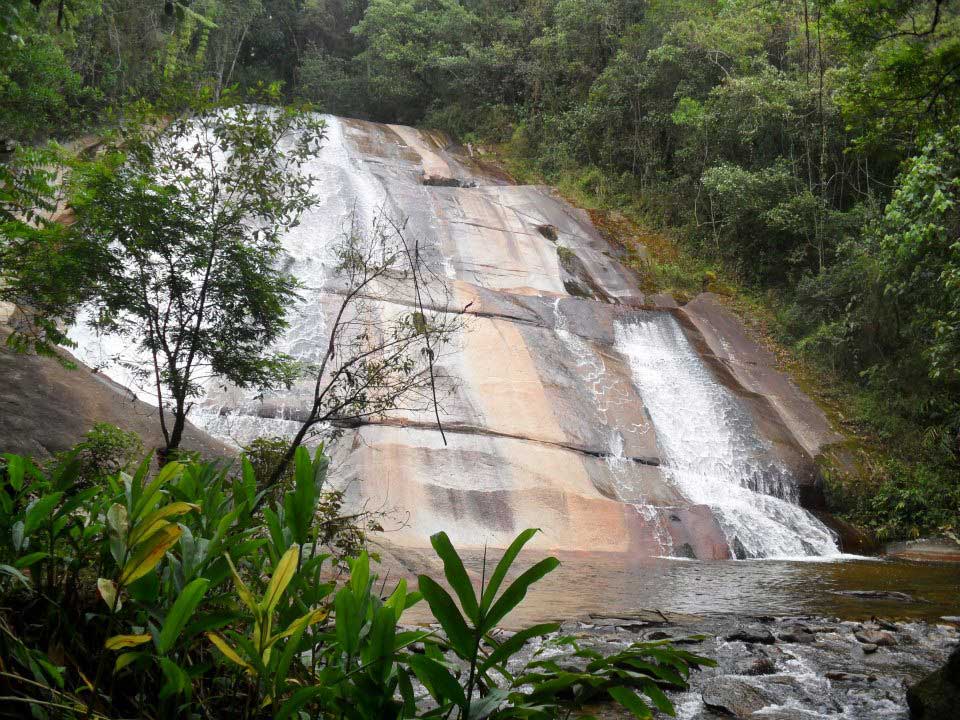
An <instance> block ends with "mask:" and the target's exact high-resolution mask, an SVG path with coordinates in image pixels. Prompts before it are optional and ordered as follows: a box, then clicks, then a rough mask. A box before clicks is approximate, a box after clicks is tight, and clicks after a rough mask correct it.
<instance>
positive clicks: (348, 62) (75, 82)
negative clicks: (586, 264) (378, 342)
mask: <svg viewBox="0 0 960 720" xmlns="http://www.w3.org/2000/svg"><path fill="white" fill-rule="evenodd" d="M4 7H5V9H4V10H2V11H0V136H2V137H3V139H4V140H5V141H6V142H8V143H10V144H20V145H22V146H24V147H26V148H29V147H31V146H32V145H33V144H35V143H37V142H38V141H41V140H43V139H46V138H49V137H58V138H70V137H75V136H77V135H78V134H80V133H84V132H91V131H95V130H96V129H97V128H99V127H104V126H112V125H113V124H115V123H117V122H119V121H120V120H122V119H123V118H125V117H127V116H128V114H129V112H130V110H129V109H130V107H131V106H132V105H133V104H135V103H140V102H143V101H149V102H152V103H157V104H161V105H164V106H165V107H167V108H172V107H177V104H178V103H179V104H180V106H189V104H190V100H189V98H191V97H195V96H196V91H197V90H198V89H200V88H203V89H204V91H205V92H206V93H208V95H209V96H210V97H214V98H219V97H221V96H222V95H223V94H225V93H230V92H237V91H238V92H240V93H241V94H242V93H244V92H246V91H250V90H252V89H255V88H257V87H263V86H265V85H266V86H269V85H270V84H275V87H278V88H280V90H279V92H281V93H282V96H283V98H284V99H286V100H287V101H289V102H292V103H299V102H304V101H307V102H311V103H315V105H316V106H317V107H319V108H320V109H322V110H324V111H328V112H332V113H339V114H344V115H351V116H358V117H364V118H371V119H376V120H381V121H392V122H403V123H413V124H419V125H425V126H431V127H439V128H442V129H445V130H447V131H449V132H450V133H452V134H453V135H455V136H456V137H458V138H459V139H460V140H461V141H462V142H465V143H466V142H469V143H471V144H472V145H473V146H476V147H477V148H479V149H481V150H485V151H488V152H492V153H495V154H496V157H498V158H499V159H500V160H502V161H503V162H504V163H505V164H506V165H507V166H508V167H509V168H510V169H511V170H512V171H513V172H514V173H515V174H516V175H517V176H518V177H519V178H521V179H524V178H532V179H538V180H545V181H547V182H550V183H553V184H555V185H557V186H558V187H560V188H561V189H562V190H563V191H564V192H566V193H567V194H569V195H570V196H572V197H573V199H575V200H577V201H580V202H581V203H582V204H585V205H588V206H591V207H595V208H600V209H603V210H608V211H617V212H618V213H619V215H616V216H614V217H624V218H626V219H627V220H628V221H629V222H628V223H627V224H626V227H627V228H628V230H627V232H626V233H625V234H626V235H627V236H630V235H636V234H637V232H641V231H642V232H644V233H648V234H649V235H648V236H649V237H656V238H657V240H656V242H653V243H651V247H652V248H653V250H654V252H653V253H652V257H651V259H650V260H649V261H644V262H641V261H639V260H638V268H639V269H640V270H641V271H642V272H643V273H644V274H645V275H646V276H647V277H648V278H649V284H650V286H651V288H656V289H664V290H672V291H674V292H676V293H677V294H679V295H681V296H683V295H687V296H689V295H690V294H692V293H694V292H698V291H700V290H701V289H703V288H708V289H714V290H718V291H719V292H720V293H721V294H725V295H731V296H733V298H734V299H733V301H732V302H733V304H734V305H736V306H738V307H747V308H748V314H751V315H752V316H757V315H762V316H763V318H764V320H765V323H766V326H767V328H768V329H769V331H770V335H771V336H772V338H773V340H775V341H776V342H777V343H779V345H780V346H781V347H782V348H785V349H786V351H787V353H788V354H789V355H790V356H791V357H792V358H794V359H795V360H796V361H797V362H799V363H801V364H802V365H803V366H804V367H805V368H808V369H809V368H812V370H810V371H809V372H808V373H807V375H808V376H809V377H812V378H813V381H812V385H813V386H817V387H819V388H820V390H821V391H822V392H821V394H822V395H823V396H824V398H825V400H826V402H827V404H828V405H830V407H831V410H832V412H833V414H834V417H835V419H836V420H837V421H838V422H840V423H841V424H843V425H844V426H845V427H846V429H847V430H848V431H849V433H850V435H851V437H853V438H855V442H853V443H852V448H851V449H852V451H853V452H852V458H853V461H854V465H856V466H858V467H857V468H856V472H855V473H853V476H854V477H855V478H856V480H855V481H853V480H845V479H844V470H843V467H847V469H849V467H850V465H846V466H842V465H837V466H831V465H828V466H827V467H826V470H827V472H828V474H829V475H831V476H832V478H833V484H832V489H833V494H832V497H833V504H834V507H835V508H836V509H839V510H841V511H843V512H845V513H847V514H849V515H850V516H851V517H853V518H854V519H856V520H858V521H859V522H861V523H862V524H865V525H869V526H872V527H873V528H874V529H876V530H878V531H879V532H880V533H881V534H882V535H884V536H887V537H903V536H911V535H917V534H920V533H927V532H936V531H938V530H946V531H948V532H950V531H952V530H953V529H955V528H956V527H957V526H958V507H960V481H958V479H960V464H958V463H960V280H958V278H960V243H958V236H960V210H958V205H957V202H958V199H960V179H958V164H960V160H958V152H960V128H958V122H960V12H958V8H957V3H956V2H954V1H953V0H716V1H715V2H695V1H693V0H670V1H667V0H231V1H230V2H227V1H226V0H192V1H189V2H188V1H187V0H169V1H168V0H14V2H11V3H6V4H5V6H4ZM185 89H186V90H188V92H184V90H185ZM23 152H24V153H27V152H28V151H26V150H24V151H23ZM4 172H8V171H6V170H5V171H4ZM33 179H34V178H32V176H31V175H30V174H29V173H21V174H20V175H19V176H18V178H17V179H16V181H12V180H10V179H9V178H8V180H7V181H5V182H4V190H3V195H2V196H0V212H4V211H5V210H4V209H5V208H7V207H10V206H13V205H16V202H17V197H20V198H22V197H29V196H30V187H31V185H30V183H31V181H32V180H33ZM11 203H13V205H11ZM619 224H620V223H619V222H612V225H619ZM631 228H632V229H631ZM638 229H639V230H638ZM623 234H624V233H621V235H623ZM621 239H623V238H621ZM629 241H630V237H627V238H626V239H625V242H629Z"/></svg>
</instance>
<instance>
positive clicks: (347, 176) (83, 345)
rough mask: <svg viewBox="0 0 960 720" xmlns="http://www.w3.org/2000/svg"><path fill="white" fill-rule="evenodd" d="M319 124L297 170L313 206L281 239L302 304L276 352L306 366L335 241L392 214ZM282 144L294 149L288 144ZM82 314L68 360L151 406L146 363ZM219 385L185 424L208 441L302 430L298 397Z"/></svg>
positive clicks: (371, 181) (340, 134)
mask: <svg viewBox="0 0 960 720" xmlns="http://www.w3.org/2000/svg"><path fill="white" fill-rule="evenodd" d="M324 120H325V122H326V139H325V140H324V142H323V145H322V148H321V151H320V152H319V153H318V154H317V155H316V156H315V157H313V158H312V159H311V160H309V161H308V162H307V163H306V164H305V165H304V167H303V168H302V170H303V172H304V173H305V174H307V175H310V176H312V177H313V179H314V182H313V184H312V191H313V192H314V193H315V194H316V196H317V198H318V201H317V202H316V203H315V204H314V205H313V206H312V207H311V208H310V210H309V211H308V212H306V213H305V214H304V215H303V217H302V218H301V221H300V224H299V225H298V226H297V227H295V228H293V229H291V230H290V231H289V232H288V233H287V234H286V235H285V236H284V238H283V249H284V254H285V258H284V262H285V265H286V268H287V270H288V271H289V272H290V273H291V274H292V275H293V276H294V277H296V279H297V280H298V281H299V282H300V284H301V290H300V300H299V301H298V302H297V303H296V305H295V306H294V307H293V308H291V310H290V312H289V313H288V316H287V320H288V322H289V327H288V329H287V332H286V333H285V334H284V336H283V337H282V338H281V339H280V341H279V342H278V343H277V344H276V346H275V348H274V349H275V350H276V351H278V352H281V353H285V354H287V355H290V356H291V357H294V358H296V359H298V360H302V361H304V362H313V361H316V360H318V359H319V358H320V356H321V355H322V354H323V352H324V350H325V348H326V345H327V323H326V317H325V314H324V308H323V304H322V297H323V293H324V289H325V287H326V284H327V281H328V280H329V278H330V276H331V270H332V269H333V267H334V265H335V264H336V262H337V258H336V254H335V251H334V248H335V246H336V244H337V242H338V240H339V239H340V238H342V237H343V235H344V234H345V233H347V232H350V231H351V226H353V227H356V228H358V229H366V228H369V227H370V226H371V224H372V223H373V219H374V217H375V216H376V215H377V214H378V213H380V212H385V211H389V210H391V209H392V208H388V207H386V205H387V193H386V191H385V189H384V187H383V184H382V182H381V180H380V179H379V178H377V177H375V176H374V174H373V173H372V172H371V171H370V168H369V167H368V166H366V165H365V163H363V162H362V159H361V158H358V157H356V156H355V154H354V153H352V152H351V148H350V145H349V142H348V141H347V139H346V137H345V133H346V127H345V124H344V123H343V121H342V120H340V119H339V118H336V117H333V116H324ZM184 142H188V141H187V140H184ZM287 142H289V143H292V142H293V140H292V138H291V139H288V140H287ZM88 312H89V311H85V313H81V316H80V319H79V320H80V321H79V322H78V323H77V324H76V325H74V326H73V327H72V328H71V329H70V331H69V333H68V334H69V337H70V339H71V340H73V341H74V342H75V343H76V344H77V348H76V350H75V351H74V352H75V353H76V355H77V357H78V359H79V360H81V361H82V362H83V363H85V364H87V365H89V366H91V367H94V368H97V369H100V370H103V371H105V372H107V373H108V374H109V375H110V377H112V378H113V379H114V380H116V381H117V382H119V383H121V384H122V385H125V386H126V387H128V388H130V389H131V390H132V391H133V392H134V393H136V395H137V396H138V397H139V398H140V399H142V400H144V401H146V402H149V403H151V404H153V405H156V403H157V398H156V394H155V391H154V389H153V386H152V382H153V381H152V376H151V375H150V374H149V373H147V374H146V375H143V373H140V372H138V370H137V369H138V368H149V367H150V362H149V358H148V357H147V356H145V355H143V354H142V353H140V352H139V351H138V350H137V349H136V348H134V347H132V346H131V344H130V343H129V342H127V340H126V339H125V338H122V337H120V336H110V335H98V334H97V333H95V332H94V331H93V330H91V329H90V327H89V325H88V322H87V321H88V319H89V317H88V315H87V314H86V313H88ZM144 378H146V380H145V379H144ZM220 385H221V383H219V382H217V381H216V379H211V380H210V381H209V382H208V383H207V388H206V393H205V394H204V397H201V398H200V399H198V401H197V402H196V404H195V405H194V407H193V409H192V410H191V411H190V416H189V418H190V421H191V422H193V423H194V424H196V425H197V426H198V427H200V428H202V429H204V430H206V431H207V432H209V433H210V434H211V435H213V436H214V437H218V438H220V439H222V440H225V441H227V442H233V443H235V444H237V445H243V444H246V443H248V442H250V441H251V440H253V439H255V438H257V437H265V436H292V435H293V434H294V433H295V432H296V431H297V430H298V429H299V427H300V423H299V422H297V421H295V420H293V419H290V418H289V417H288V414H289V413H290V412H291V411H292V410H295V409H297V408H301V407H303V406H304V405H305V404H306V405H308V404H309V400H307V399H304V398H302V397H299V396H298V395H297V392H296V389H294V390H293V391H292V392H281V393H266V394H265V396H264V397H261V396H260V395H259V394H258V393H255V392H250V393H247V394H241V393H239V391H236V390H235V389H232V390H231V391H230V393H229V396H228V397H224V396H223V395H222V394H221V392H220ZM264 400H267V401H269V402H270V404H271V405H272V408H273V409H272V412H271V414H272V417H263V416H262V412H261V407H262V405H263V401H264Z"/></svg>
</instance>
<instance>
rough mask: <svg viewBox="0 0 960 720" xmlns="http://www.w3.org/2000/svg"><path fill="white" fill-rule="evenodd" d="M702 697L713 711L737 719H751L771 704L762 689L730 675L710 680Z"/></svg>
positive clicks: (769, 698)
mask: <svg viewBox="0 0 960 720" xmlns="http://www.w3.org/2000/svg"><path fill="white" fill-rule="evenodd" d="M700 697H701V698H702V699H703V704H704V705H706V706H707V707H708V708H710V709H711V710H715V711H719V712H722V713H724V714H726V715H730V716H732V717H735V718H749V717H750V716H751V715H753V713H755V712H756V711H757V710H760V709H762V708H765V707H766V706H767V705H769V704H770V702H771V697H770V696H769V695H768V694H767V693H766V692H764V690H763V689H762V688H760V687H757V686H756V685H754V684H753V683H750V682H748V681H746V680H743V679H741V678H737V677H732V676H730V675H721V676H719V677H714V678H710V680H708V681H707V682H706V683H705V684H704V686H703V690H702V692H701V694H700Z"/></svg>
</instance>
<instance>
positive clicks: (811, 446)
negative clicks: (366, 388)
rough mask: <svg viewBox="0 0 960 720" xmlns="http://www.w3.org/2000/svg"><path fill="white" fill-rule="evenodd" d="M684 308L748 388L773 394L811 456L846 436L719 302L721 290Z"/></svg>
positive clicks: (797, 437) (709, 342) (717, 353)
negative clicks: (840, 433) (838, 431)
mask: <svg viewBox="0 0 960 720" xmlns="http://www.w3.org/2000/svg"><path fill="white" fill-rule="evenodd" d="M680 312H682V313H683V314H684V315H685V316H686V317H688V318H689V319H690V321H691V322H692V323H693V324H694V325H695V326H696V327H697V329H698V330H699V331H700V332H701V333H702V334H703V337H704V339H705V340H706V343H707V345H708V347H709V348H710V351H711V352H712V353H713V354H714V355H715V356H716V357H717V358H718V359H719V360H720V361H721V362H723V363H724V364H725V365H726V366H727V367H728V368H729V369H730V371H731V373H733V375H734V377H736V379H737V380H738V381H739V382H740V383H741V384H742V385H743V387H744V388H746V389H747V390H750V391H752V392H755V393H757V394H759V395H762V396H764V397H766V398H768V399H770V401H771V402H772V404H773V406H774V407H775V408H776V411H777V412H778V413H779V415H780V417H781V418H782V421H783V423H784V424H785V425H786V426H787V427H788V428H789V430H790V432H791V433H792V435H793V436H794V437H795V438H796V439H797V441H798V442H799V443H800V445H801V446H802V447H803V448H804V450H806V452H807V453H808V454H809V455H810V457H816V456H817V455H818V454H819V453H820V452H821V451H822V449H823V448H824V447H826V446H827V445H830V444H832V443H836V442H840V441H842V440H843V437H842V436H841V435H839V434H838V433H837V432H836V431H834V430H833V428H832V427H831V426H830V423H829V421H828V420H827V418H826V416H825V415H824V413H823V411H822V410H820V408H818V407H817V406H816V404H815V403H814V402H813V401H812V400H811V399H810V398H809V397H807V396H806V395H804V394H803V393H802V392H801V391H800V390H799V388H797V387H796V385H794V384H793V383H792V382H791V381H790V379H789V378H788V377H787V376H786V375H784V374H783V373H781V372H780V371H778V370H777V369H776V358H775V357H774V356H773V353H771V352H770V351H768V350H766V349H764V348H762V347H761V346H760V345H758V344H757V342H756V341H755V340H754V339H753V338H752V337H751V336H750V335H749V333H748V332H747V331H746V330H745V328H744V327H743V324H742V323H741V322H740V321H739V320H738V319H737V318H736V317H735V316H734V315H733V314H732V313H731V312H730V311H729V310H727V309H726V308H724V307H723V306H722V305H721V304H720V303H719V302H718V298H717V296H716V295H714V294H713V293H702V294H701V295H698V296H697V297H696V298H694V299H693V300H691V301H690V302H689V303H687V304H686V305H684V306H683V308H682V309H681V311H680Z"/></svg>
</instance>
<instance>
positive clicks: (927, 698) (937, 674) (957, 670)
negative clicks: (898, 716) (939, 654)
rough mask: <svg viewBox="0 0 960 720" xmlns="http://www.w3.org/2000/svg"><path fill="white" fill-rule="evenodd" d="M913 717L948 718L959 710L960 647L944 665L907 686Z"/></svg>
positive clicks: (918, 718) (908, 702)
mask: <svg viewBox="0 0 960 720" xmlns="http://www.w3.org/2000/svg"><path fill="white" fill-rule="evenodd" d="M907 704H908V705H909V707H910V717H911V718H912V719H913V720H949V719H950V718H956V717H957V714H958V713H960V648H955V649H954V650H953V652H952V653H951V654H950V657H949V658H948V659H947V662H946V663H945V664H944V666H943V667H942V668H940V669H938V670H935V671H934V672H932V673H931V674H930V675H928V676H927V677H925V678H923V679H922V680H921V681H920V682H918V683H917V684H916V685H913V686H911V687H910V688H909V689H908V690H907Z"/></svg>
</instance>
